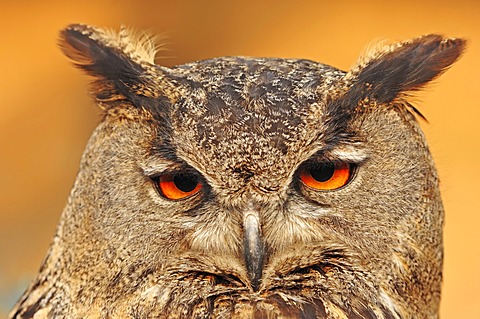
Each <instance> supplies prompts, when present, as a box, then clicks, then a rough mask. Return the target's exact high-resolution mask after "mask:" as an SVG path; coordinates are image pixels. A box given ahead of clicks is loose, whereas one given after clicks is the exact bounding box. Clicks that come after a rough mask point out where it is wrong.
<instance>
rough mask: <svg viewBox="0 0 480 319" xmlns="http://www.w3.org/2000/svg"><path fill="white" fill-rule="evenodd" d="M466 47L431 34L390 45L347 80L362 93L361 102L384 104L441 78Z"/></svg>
mask: <svg viewBox="0 0 480 319" xmlns="http://www.w3.org/2000/svg"><path fill="white" fill-rule="evenodd" d="M465 46H466V41H465V40H463V39H456V38H447V39H445V38H443V37H442V36H440V35H434V34H432V35H426V36H423V37H419V38H415V39H412V40H410V41H407V42H401V43H397V44H393V45H391V46H386V47H384V48H383V49H382V50H377V51H376V52H374V53H373V54H372V55H371V56H370V57H369V58H367V59H364V61H363V62H361V63H359V64H357V66H355V67H354V68H352V69H351V70H350V72H349V73H348V74H347V76H346V79H347V80H349V81H352V82H354V84H353V85H354V86H355V90H356V91H364V94H363V98H369V99H375V100H377V101H378V102H380V103H387V102H390V101H392V100H394V99H395V98H397V96H399V94H401V93H407V92H409V91H414V90H418V89H420V88H421V87H423V86H424V85H425V84H427V83H428V82H430V81H432V80H433V79H435V78H436V77H438V76H439V75H441V74H442V73H443V72H444V71H445V70H446V69H448V67H449V66H450V65H452V64H453V63H454V62H455V61H456V60H457V59H458V58H459V57H460V56H461V54H462V53H463V51H464V50H465ZM359 86H360V87H359ZM360 88H361V90H359V89H360Z"/></svg>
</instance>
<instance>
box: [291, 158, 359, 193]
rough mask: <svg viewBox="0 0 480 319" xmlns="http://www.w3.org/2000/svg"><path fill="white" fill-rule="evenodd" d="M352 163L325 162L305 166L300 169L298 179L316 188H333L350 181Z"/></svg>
mask: <svg viewBox="0 0 480 319" xmlns="http://www.w3.org/2000/svg"><path fill="white" fill-rule="evenodd" d="M352 171H353V165H351V164H349V163H345V162H326V163H318V164H314V165H311V166H307V167H305V168H303V169H301V170H300V172H299V176H300V180H301V181H302V183H303V184H305V185H306V186H308V187H310V188H313V189H316V190H334V189H337V188H340V187H342V186H344V185H346V184H347V183H348V182H349V181H350V177H351V175H352Z"/></svg>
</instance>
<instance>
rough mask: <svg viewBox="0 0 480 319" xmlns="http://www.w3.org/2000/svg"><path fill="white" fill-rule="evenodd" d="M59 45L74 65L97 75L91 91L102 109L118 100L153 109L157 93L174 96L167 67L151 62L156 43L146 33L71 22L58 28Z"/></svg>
mask: <svg viewBox="0 0 480 319" xmlns="http://www.w3.org/2000/svg"><path fill="white" fill-rule="evenodd" d="M60 47H61V49H62V51H63V52H64V53H65V55H66V56H68V57H69V58H70V59H71V60H72V61H73V63H74V64H75V65H76V66H77V67H79V68H80V69H82V70H84V71H86V72H87V73H88V74H90V75H92V76H94V77H95V78H96V81H95V82H94V83H93V93H94V94H95V97H96V99H97V101H98V102H99V103H101V104H102V106H103V107H105V108H110V107H113V106H115V105H117V104H118V103H117V102H118V101H120V103H124V102H127V103H129V104H132V105H134V106H136V107H139V108H146V109H153V108H154V105H156V104H155V103H156V102H155V99H157V98H159V97H160V96H163V97H165V98H167V99H169V100H173V99H174V98H176V95H177V86H176V85H175V83H173V81H171V80H170V78H169V72H170V70H169V69H168V68H164V67H161V66H156V65H155V64H154V63H153V60H154V57H155V44H154V42H153V41H152V40H151V38H149V37H147V36H146V35H145V34H140V33H137V34H135V33H134V32H132V31H131V30H129V29H126V28H122V29H121V30H120V32H119V33H115V32H113V31H109V30H104V29H100V28H95V27H91V26H88V25H81V24H74V25H70V26H69V27H67V28H66V29H65V30H63V31H61V33H60Z"/></svg>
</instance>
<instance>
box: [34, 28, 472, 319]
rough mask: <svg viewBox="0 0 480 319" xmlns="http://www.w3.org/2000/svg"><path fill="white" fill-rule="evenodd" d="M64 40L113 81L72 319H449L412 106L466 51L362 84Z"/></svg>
mask: <svg viewBox="0 0 480 319" xmlns="http://www.w3.org/2000/svg"><path fill="white" fill-rule="evenodd" d="M61 43H62V47H63V49H64V52H65V53H66V54H67V56H69V57H70V58H71V59H72V60H73V61H74V62H75V63H76V64H77V66H79V67H80V68H82V69H84V70H86V71H87V73H89V74H91V75H94V76H95V77H96V82H95V83H94V86H93V88H94V94H95V97H96V99H97V101H98V103H99V104H100V106H101V107H102V109H103V110H104V119H103V121H102V122H101V123H100V124H99V126H98V127H97V129H96V130H95V132H94V134H93V136H92V138H91V140H90V142H89V144H88V146H87V149H86V151H85V154H84V156H83V159H82V163H81V167H80V172H79V175H78V177H77V181H76V183H75V186H74V189H73V191H72V193H71V196H70V198H69V202H68V205H67V207H66V209H65V211H64V214H63V216H62V220H61V223H60V226H59V230H58V234H57V236H56V238H55V241H54V243H53V245H52V248H51V252H50V254H49V256H48V257H47V260H46V262H45V265H46V266H45V267H44V269H45V270H44V272H45V274H48V276H50V277H52V278H55V281H56V282H58V283H60V284H58V285H57V288H56V291H58V292H56V293H57V294H58V295H59V296H60V295H61V296H62V300H63V305H64V306H62V307H60V304H59V303H58V304H55V302H52V303H51V306H50V308H49V310H48V311H49V313H50V314H54V315H55V314H57V315H59V314H61V313H62V311H67V313H68V312H69V313H75V314H76V315H78V316H79V317H82V316H88V315H93V314H102V313H103V314H104V313H109V314H111V316H112V317H115V316H118V317H122V316H123V317H124V316H126V315H129V316H132V317H134V318H140V317H168V318H176V317H178V318H237V317H238V318H260V317H262V318H263V317H268V318H299V317H302V318H412V317H435V316H437V314H438V304H439V299H440V285H441V268H442V224H443V208H442V203H441V199H440V194H439V190H438V178H437V175H436V171H435V168H434V165H433V161H432V159H431V156H430V153H429V151H428V147H427V145H426V142H425V138H424V136H423V134H422V132H421V130H420V128H419V125H418V123H417V121H416V119H415V115H414V114H415V113H416V112H417V111H416V109H415V108H414V107H413V106H412V105H411V104H410V103H409V102H408V99H407V97H408V95H407V94H408V92H411V91H413V90H417V89H419V88H420V87H421V86H423V85H424V84H426V83H427V82H429V81H430V80H432V79H433V78H435V77H436V76H438V75H439V74H440V73H441V72H442V71H443V70H444V69H445V68H446V67H448V66H449V65H450V64H452V63H453V62H454V61H455V60H456V59H457V58H458V57H459V55H460V53H461V52H462V49H463V47H464V42H463V41H462V40H459V39H443V38H442V37H440V36H435V35H430V36H425V37H421V38H417V39H413V40H410V41H408V42H403V43H398V44H395V45H392V46H389V47H385V48H382V49H379V50H377V51H376V52H375V53H373V54H372V55H371V56H367V57H365V58H364V59H362V60H360V62H359V63H358V64H357V65H356V66H355V67H353V68H352V69H351V70H350V71H349V72H343V71H340V70H337V69H335V68H332V67H330V66H327V65H324V64H320V63H316V62H312V61H307V60H295V59H266V58H264V59H261V58H243V57H229V58H217V59H211V60H205V61H199V62H194V63H190V64H186V65H181V66H177V67H173V68H165V67H161V66H158V65H155V64H154V63H153V56H154V53H152V52H151V51H152V50H151V44H150V42H148V41H145V40H143V41H140V42H138V43H136V42H134V41H133V40H132V38H131V36H130V35H129V33H128V32H127V31H121V34H120V35H115V34H110V33H108V32H106V31H104V30H100V29H96V28H92V27H88V26H81V25H74V26H71V27H69V28H68V29H66V30H65V31H63V33H62V39H61ZM59 265H60V266H59ZM44 276H47V275H44ZM26 300H27V299H26ZM37 303H38V302H37Z"/></svg>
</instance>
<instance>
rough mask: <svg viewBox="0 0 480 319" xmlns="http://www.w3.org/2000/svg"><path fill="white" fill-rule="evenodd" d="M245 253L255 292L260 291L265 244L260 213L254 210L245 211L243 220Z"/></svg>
mask: <svg viewBox="0 0 480 319" xmlns="http://www.w3.org/2000/svg"><path fill="white" fill-rule="evenodd" d="M243 227H244V234H243V236H244V239H243V240H244V246H243V247H244V251H243V255H244V257H245V263H246V265H247V272H248V276H249V278H250V282H251V284H252V288H253V290H254V291H258V288H259V286H260V281H261V279H262V272H263V262H264V257H265V243H264V241H263V238H262V232H261V227H260V220H259V216H258V212H257V211H255V210H254V209H252V208H248V209H247V211H245V214H244V218H243Z"/></svg>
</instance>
